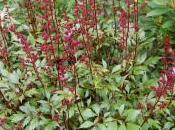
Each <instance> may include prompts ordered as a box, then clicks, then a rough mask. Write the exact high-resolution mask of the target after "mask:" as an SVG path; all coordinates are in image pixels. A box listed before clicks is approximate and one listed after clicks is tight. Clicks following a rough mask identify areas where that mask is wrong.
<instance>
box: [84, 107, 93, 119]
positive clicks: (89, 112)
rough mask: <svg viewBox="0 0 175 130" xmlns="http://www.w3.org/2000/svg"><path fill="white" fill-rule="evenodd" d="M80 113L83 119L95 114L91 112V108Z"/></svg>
mask: <svg viewBox="0 0 175 130" xmlns="http://www.w3.org/2000/svg"><path fill="white" fill-rule="evenodd" d="M82 115H83V117H84V118H85V119H89V118H91V117H94V116H96V114H95V113H94V112H92V110H91V109H89V108H87V109H85V110H84V111H83V112H82Z"/></svg>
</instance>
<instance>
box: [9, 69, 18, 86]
mask: <svg viewBox="0 0 175 130" xmlns="http://www.w3.org/2000/svg"><path fill="white" fill-rule="evenodd" d="M8 78H9V82H11V83H14V84H18V83H19V76H18V74H17V73H16V72H15V71H14V72H13V73H11V74H9V77H8Z"/></svg>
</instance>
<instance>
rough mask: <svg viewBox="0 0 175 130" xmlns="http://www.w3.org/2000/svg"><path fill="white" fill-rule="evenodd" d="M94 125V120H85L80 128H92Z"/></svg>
mask: <svg viewBox="0 0 175 130" xmlns="http://www.w3.org/2000/svg"><path fill="white" fill-rule="evenodd" d="M93 125H94V123H93V122H91V121H85V122H84V123H83V124H81V125H80V128H90V127H91V126H93Z"/></svg>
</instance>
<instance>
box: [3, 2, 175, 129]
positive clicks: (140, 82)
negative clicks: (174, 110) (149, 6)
mask: <svg viewBox="0 0 175 130" xmlns="http://www.w3.org/2000/svg"><path fill="white" fill-rule="evenodd" d="M10 2H11V1H6V0H4V1H3V4H4V8H6V10H5V13H6V15H5V16H6V17H5V16H4V17H0V33H1V34H0V40H1V41H0V42H1V43H2V44H0V61H2V62H0V79H1V81H0V97H1V98H2V100H1V102H0V103H1V104H2V106H3V107H2V111H3V110H4V111H5V112H4V113H3V112H0V115H2V116H0V127H1V128H2V129H4V130H10V129H14V130H20V129H21V130H22V129H26V130H33V129H45V130H52V129H53V130H56V129H58V130H63V129H66V130H73V129H87V130H90V129H93V130H97V129H107V130H113V129H117V127H119V129H120V130H121V129H122V130H123V129H125V127H126V128H127V130H139V129H142V127H144V125H145V124H149V123H150V119H154V117H153V115H154V114H156V112H159V111H160V110H164V109H166V108H169V107H170V106H171V104H172V102H173V95H174V81H175V67H174V64H175V63H174V62H175V61H174V59H175V58H174V56H175V54H174V50H173V49H172V47H171V46H172V45H171V38H170V36H169V35H168V36H166V38H165V44H164V55H163V58H162V62H163V65H164V67H163V70H162V71H161V75H160V80H159V81H158V84H157V85H150V84H149V85H148V86H153V87H151V89H150V88H149V89H148V88H146V89H145V88H144V87H145V86H144V85H145V84H146V83H145V82H146V81H147V80H148V83H149V82H150V81H149V79H148V78H151V77H156V76H157V75H158V74H157V73H156V74H157V75H154V74H152V68H151V67H153V69H155V70H156V71H157V72H159V70H158V69H159V68H155V66H154V65H155V64H157V62H158V60H155V59H156V58H155V59H154V58H152V56H151V55H152V54H154V53H153V51H154V50H153V49H152V48H153V45H152V44H153V43H154V42H155V40H154V39H153V40H152V39H151V40H150V39H149V38H145V37H146V36H147V35H148V34H147V30H144V28H143V27H142V26H140V19H139V16H140V15H142V18H144V17H145V16H144V15H143V14H141V12H142V10H143V7H142V6H143V5H142V2H140V1H138V0H119V1H116V0H112V1H110V2H109V3H107V2H106V1H103V3H102V4H101V3H100V2H101V1H100V0H75V1H73V0H72V1H71V2H72V5H71V9H70V10H68V9H66V10H63V12H64V13H63V14H59V13H60V12H58V8H59V7H61V6H62V5H59V2H58V1H56V0H27V1H18V2H17V3H15V6H14V7H16V6H17V7H20V8H19V9H18V8H14V10H15V11H19V12H20V13H21V12H22V13H24V14H26V15H24V16H21V17H20V16H18V15H19V14H15V13H13V12H11V11H10V10H9V8H10V4H9V5H8V3H10ZM65 2H66V1H65ZM63 3H64V1H63ZM68 6H70V5H66V7H68ZM106 6H107V7H108V9H107V8H106ZM12 11H13V10H12ZM15 11H14V12H15ZM104 17H107V20H106V19H105V18H104ZM18 19H20V20H21V21H20V20H19V22H18V21H15V20H18ZM145 33H146V34H145ZM149 40H150V41H149ZM145 43H146V44H147V43H149V45H146V44H145ZM150 46H151V47H150ZM150 48H151V49H150ZM145 53H146V55H145ZM148 53H150V54H148ZM142 54H143V55H142ZM149 56H150V57H149ZM101 60H102V63H101ZM120 62H121V63H120ZM155 62H156V63H155ZM151 65H152V66H151ZM19 66H20V67H19ZM150 66H151V67H150ZM158 76H159V75H158ZM158 76H157V77H158ZM145 80H146V81H145ZM140 86H141V87H140ZM147 89H148V91H144V90H147ZM142 90H143V91H144V92H143V91H142ZM150 92H151V93H152V92H153V93H154V97H153V101H152V99H150V100H149V99H148V100H147V99H146V101H145V97H146V98H147V97H148V95H149V93H150ZM142 93H144V95H143V94H142ZM140 100H144V102H141V101H140ZM5 109H7V110H5ZM0 110H1V108H0ZM140 115H142V116H140ZM137 117H138V120H137ZM155 118H157V117H155ZM150 128H152V126H150ZM148 129H149V128H148Z"/></svg>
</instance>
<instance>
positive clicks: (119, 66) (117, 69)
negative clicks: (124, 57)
mask: <svg viewBox="0 0 175 130" xmlns="http://www.w3.org/2000/svg"><path fill="white" fill-rule="evenodd" d="M121 67H122V66H121V65H116V66H114V67H113V69H112V73H115V72H117V71H119V70H120V69H121Z"/></svg>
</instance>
